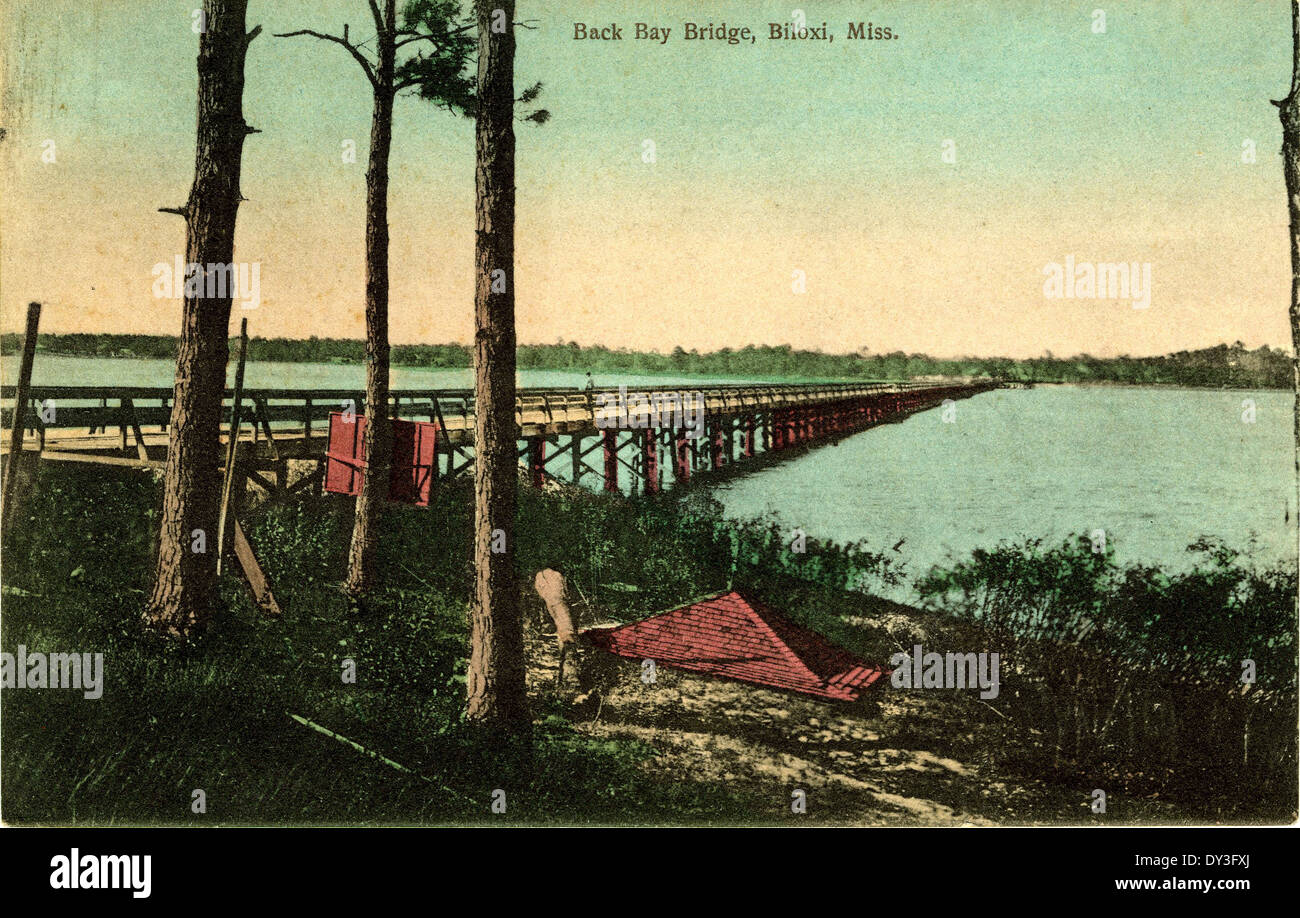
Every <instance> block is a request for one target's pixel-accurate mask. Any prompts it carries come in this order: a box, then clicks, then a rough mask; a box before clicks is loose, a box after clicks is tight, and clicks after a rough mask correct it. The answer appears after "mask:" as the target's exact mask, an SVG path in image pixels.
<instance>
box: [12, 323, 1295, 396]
mask: <svg viewBox="0 0 1300 918" xmlns="http://www.w3.org/2000/svg"><path fill="white" fill-rule="evenodd" d="M236 345H237V341H233V340H232V342H231V352H232V353H234V352H235V347H236ZM21 347H22V341H21V336H19V335H16V334H6V335H0V353H4V354H14V353H17V352H18V351H19V350H20V349H21ZM37 350H38V351H39V352H40V353H42V354H50V355H55V356H68V357H97V358H105V357H122V358H149V359H155V360H168V361H174V360H175V359H176V339H175V338H173V337H169V336H166V335H111V334H93V335H91V334H42V335H41V336H40V338H39V340H38V344H37ZM248 353H249V359H250V360H253V361H275V362H285V363H340V364H357V365H360V364H362V363H363V362H364V360H365V342H364V341H358V340H355V339H351V338H317V337H311V338H257V337H255V338H252V339H250V341H249V346H248ZM392 363H393V365H394V366H404V367H423V368H427V369H467V368H469V367H470V366H472V365H473V354H472V352H471V350H470V348H469V347H468V346H466V345H463V344H395V345H393V350H392ZM518 365H519V368H520V369H521V370H556V371H564V372H570V373H584V372H592V373H598V374H599V373H604V374H610V373H620V374H638V375H639V374H649V375H678V376H713V377H728V376H730V377H735V378H738V379H743V378H751V379H752V378H764V379H767V378H770V379H787V380H800V379H803V380H830V379H844V380H854V379H894V380H897V379H914V378H917V377H931V376H943V377H953V376H987V377H992V378H996V379H1007V380H1013V381H1020V382H1067V383H1120V384H1129V385H1170V386H1194V387H1210V388H1216V389H1219V388H1227V389H1290V388H1291V386H1292V382H1291V358H1290V356H1289V355H1288V354H1287V352H1286V351H1285V350H1283V349H1281V348H1270V347H1268V346H1267V345H1265V346H1261V347H1258V348H1255V349H1253V350H1251V349H1249V348H1247V347H1246V346H1245V345H1244V344H1242V343H1241V342H1240V341H1235V342H1233V343H1232V344H1231V345H1228V344H1219V345H1216V346H1214V347H1206V348H1200V349H1198V350H1194V351H1179V352H1177V353H1174V354H1164V355H1159V356H1151V357H1129V356H1121V357H1094V356H1092V355H1090V354H1077V355H1075V356H1073V357H1055V356H1053V355H1052V354H1050V353H1048V354H1045V355H1044V356H1042V357H1030V358H1024V359H1012V358H1009V357H959V358H941V357H931V356H929V355H927V354H906V353H904V352H902V351H894V352H891V353H887V354H871V353H867V352H866V351H865V349H864V350H862V351H859V352H858V353H854V354H827V353H824V352H822V351H810V350H801V349H797V348H793V347H790V346H789V345H764V346H754V345H749V346H747V347H743V348H736V349H733V348H723V349H721V350H717V351H710V352H706V353H703V354H701V353H699V352H697V351H695V350H690V351H687V350H683V349H682V348H680V347H678V348H675V349H674V350H673V351H671V352H670V353H667V354H663V353H659V352H655V351H629V350H626V349H615V348H608V347H603V346H601V345H592V346H583V345H579V344H577V343H576V342H573V341H570V342H568V343H567V344H562V343H557V344H522V345H520V346H519V353H518Z"/></svg>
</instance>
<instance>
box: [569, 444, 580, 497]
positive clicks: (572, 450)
mask: <svg viewBox="0 0 1300 918" xmlns="http://www.w3.org/2000/svg"><path fill="white" fill-rule="evenodd" d="M569 459H570V461H571V462H572V469H573V473H572V474H573V483H574V484H575V485H580V484H582V434H574V435H573V436H571V437H569Z"/></svg>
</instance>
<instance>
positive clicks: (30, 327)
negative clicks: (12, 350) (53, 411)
mask: <svg viewBox="0 0 1300 918" xmlns="http://www.w3.org/2000/svg"><path fill="white" fill-rule="evenodd" d="M40 324H41V304H40V303H28V304H27V331H26V334H25V336H24V337H23V357H22V363H21V364H20V365H19V368H18V389H17V391H16V392H15V393H14V427H13V432H12V433H11V434H10V436H9V464H8V466H6V467H5V478H4V491H3V494H0V525H7V524H8V522H9V518H10V516H11V515H12V514H11V509H12V505H13V502H14V486H15V485H16V484H17V483H18V466H19V465H20V464H21V462H22V453H23V433H24V430H23V427H24V425H25V424H26V416H27V400H28V398H29V397H30V395H31V388H32V362H33V361H34V360H35V359H36V330H37V328H38V326H39V325H40Z"/></svg>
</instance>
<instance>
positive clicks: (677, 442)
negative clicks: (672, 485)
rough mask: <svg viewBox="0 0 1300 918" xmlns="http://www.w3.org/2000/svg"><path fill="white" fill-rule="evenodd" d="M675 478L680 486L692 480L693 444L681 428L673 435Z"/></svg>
mask: <svg viewBox="0 0 1300 918" xmlns="http://www.w3.org/2000/svg"><path fill="white" fill-rule="evenodd" d="M673 478H674V479H676V482H677V483H678V484H685V483H686V482H688V481H690V480H691V442H690V440H689V439H687V437H686V431H685V430H684V429H682V428H680V427H679V428H677V430H676V431H674V433H673Z"/></svg>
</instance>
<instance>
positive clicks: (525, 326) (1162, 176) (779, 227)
mask: <svg viewBox="0 0 1300 918" xmlns="http://www.w3.org/2000/svg"><path fill="white" fill-rule="evenodd" d="M2 5H3V9H0V49H2V52H3V55H4V75H5V87H4V97H3V104H4V126H5V128H6V129H7V131H8V133H7V136H6V138H5V140H4V141H3V142H2V143H0V146H2V147H3V149H4V153H5V160H4V161H5V166H6V176H5V181H4V184H3V200H2V201H0V234H2V235H0V308H2V309H3V312H4V316H3V326H4V328H5V329H12V328H15V327H17V326H18V325H19V324H20V323H21V314H22V307H23V305H24V304H25V303H26V302H27V301H28V300H32V299H38V300H41V301H42V302H44V303H45V312H44V317H43V328H44V329H46V330H49V331H122V332H126V331H130V332H150V333H175V332H176V331H177V329H178V327H179V306H178V304H177V302H175V301H170V300H159V299H156V298H154V297H153V296H152V293H151V286H152V282H153V277H152V274H151V268H152V266H153V265H154V264H155V263H157V262H160V261H163V262H168V263H170V262H171V261H172V259H173V258H174V256H175V254H176V253H178V252H181V251H183V248H184V234H183V226H182V224H181V221H180V220H179V219H178V218H176V217H174V216H169V215H165V214H158V213H156V208H157V207H159V206H165V205H167V206H172V205H177V204H180V203H181V202H183V200H184V199H185V196H186V194H187V192H188V188H189V184H190V181H191V178H192V171H193V134H194V87H195V83H196V77H195V73H194V56H195V53H196V49H197V35H195V34H194V33H193V32H192V30H191V11H192V9H193V8H194V7H195V6H196V5H198V4H197V0H101V2H94V0H3V3H2ZM249 6H250V9H249V25H250V27H251V26H252V25H254V24H257V23H261V24H262V26H263V33H264V34H263V35H262V37H260V38H258V39H257V40H256V41H255V42H254V43H253V45H252V46H251V49H250V52H249V58H248V79H247V86H246V93H245V111H246V113H247V117H248V120H249V121H250V123H252V124H253V125H255V126H256V127H258V128H260V129H261V130H262V133H261V134H257V135H254V136H252V137H251V138H250V139H249V140H248V142H247V144H246V145H245V159H244V194H245V196H246V197H247V198H248V201H247V202H246V203H245V204H244V205H243V206H242V207H241V210H240V216H239V229H238V234H237V251H236V257H237V258H238V259H240V260H241V261H256V262H260V263H261V266H262V267H261V304H260V306H259V307H258V308H257V309H256V310H248V311H241V310H240V309H238V308H236V309H235V310H234V315H233V318H232V321H233V322H237V321H238V319H239V318H241V316H244V315H246V316H247V317H248V318H249V323H250V327H251V329H252V331H253V333H254V334H259V335H267V336H271V335H287V336H295V337H299V336H306V335H309V334H318V335H322V336H325V335H333V336H344V337H361V336H362V334H363V322H362V312H361V307H362V292H363V286H362V240H363V215H362V205H363V201H364V184H363V174H364V169H365V165H364V164H365V147H366V138H367V136H368V124H369V104H370V103H369V98H368V90H367V86H366V84H365V82H364V78H363V77H362V75H361V73H360V70H359V68H357V66H356V64H355V63H354V62H353V61H352V60H351V59H350V58H349V57H348V56H347V54H346V53H345V52H344V51H343V50H342V49H341V48H338V47H337V46H333V45H325V44H322V43H319V42H313V41H311V40H309V39H293V40H283V39H276V38H273V37H271V36H270V33H272V32H278V31H289V30H291V29H294V28H303V27H309V28H316V29H321V30H329V31H335V32H337V31H339V30H340V29H341V27H342V23H343V22H349V23H350V24H351V26H352V34H353V36H354V37H357V36H364V35H368V34H370V30H369V29H368V28H367V25H368V23H369V14H368V10H367V7H366V4H365V2H364V0H318V2H291V0H282V2H275V3H270V2H259V0H252V2H251V3H250V5H249ZM794 6H795V4H794V3H792V2H789V0H787V2H782V3H768V2H753V0H750V2H745V3H724V2H718V3H691V4H687V3H651V2H648V0H646V2H622V0H620V2H600V3H598V2H576V0H570V2H562V3H541V2H528V0H521V2H520V4H519V7H520V10H519V15H520V16H521V18H528V19H535V20H537V26H538V27H537V29H536V30H535V31H521V32H520V35H519V44H520V54H519V61H518V67H517V85H519V86H521V87H522V86H523V85H525V84H526V83H529V82H532V81H534V80H541V81H543V82H544V83H545V86H546V88H545V92H544V95H543V102H544V104H545V105H546V107H547V108H549V109H550V110H551V112H552V114H553V119H552V121H551V122H550V123H548V124H547V125H545V126H543V127H534V126H532V125H520V127H519V130H518V132H517V133H518V138H519V174H518V186H519V224H518V257H519V263H518V268H517V287H516V289H517V294H518V322H519V335H520V340H522V341H529V342H538V341H540V342H546V341H554V340H556V339H557V338H562V339H565V340H568V339H575V340H577V341H579V342H582V343H595V342H599V343H603V344H607V345H611V346H628V347H633V348H657V349H663V350H667V349H671V348H672V347H674V346H676V345H681V346H684V347H687V348H691V347H696V348H699V349H701V350H704V349H712V348H716V347H722V346H732V347H740V346H743V345H745V344H749V343H772V344H776V343H790V344H793V345H795V346H799V347H819V348H822V349H825V350H832V351H845V350H851V349H855V348H858V347H867V348H870V349H871V350H872V351H890V350H895V349H903V350H907V351H927V352H930V353H934V354H940V355H951V354H960V353H980V354H993V353H1000V354H1010V355H1014V356H1022V355H1030V354H1038V353H1041V352H1042V351H1043V350H1045V349H1050V350H1051V351H1053V352H1054V353H1058V354H1061V353H1074V352H1078V351H1089V352H1092V353H1096V354H1114V353H1119V352H1131V353H1154V352H1164V351H1169V350H1177V349H1181V348H1186V347H1197V346H1204V345H1209V344H1214V343H1218V342H1220V341H1229V342H1230V341H1233V340H1235V339H1241V340H1243V341H1245V342H1246V343H1247V344H1249V345H1252V346H1254V345H1258V344H1262V343H1269V344H1273V345H1283V344H1285V343H1286V342H1287V341H1288V339H1289V335H1288V331H1287V324H1286V306H1287V301H1288V298H1289V294H1290V270H1289V260H1288V249H1287V233H1286V207H1285V197H1284V194H1283V188H1282V175H1281V167H1280V159H1279V157H1278V149H1279V146H1280V143H1281V138H1280V130H1279V126H1278V120H1277V114H1276V109H1275V108H1274V107H1273V106H1272V105H1270V104H1268V100H1269V99H1270V98H1280V97H1281V96H1282V95H1283V94H1284V93H1285V91H1286V87H1287V84H1288V81H1289V66H1290V48H1289V42H1290V19H1289V16H1290V13H1289V7H1288V5H1287V2H1286V0H1271V2H1263V0H1258V2H1256V0H1240V2H1205V0H1201V2H1195V3H1192V2H1186V3H1184V2H1172V0H1169V2H1159V3H1144V2H1123V3H1119V2H1116V3H1106V2H1105V0H1090V2H1088V3H1071V2H1064V0H1061V2H1031V0H1004V2H996V3H982V2H975V0H970V2H963V3H940V2H919V0H914V2H907V3H880V4H872V5H871V7H870V10H869V12H868V11H864V5H863V4H860V3H856V2H855V3H816V4H814V3H801V4H800V6H801V8H802V9H803V10H804V11H805V13H806V15H807V18H808V20H809V22H810V24H813V25H820V23H821V22H823V21H826V22H827V23H828V24H829V27H830V31H831V33H833V34H834V36H835V38H834V41H833V42H830V43H823V42H769V41H768V40H767V39H766V34H767V23H768V22H784V21H788V20H789V19H790V18H791V10H792V9H793V8H794ZM1098 7H1100V8H1103V9H1105V10H1106V31H1105V33H1104V34H1095V33H1094V32H1093V30H1092V23H1093V10H1094V9H1096V8H1098ZM701 10H705V11H704V12H701ZM859 18H862V19H870V20H871V21H873V22H875V23H876V24H877V25H884V26H889V27H890V28H891V29H893V30H894V31H895V32H896V33H898V34H899V35H900V36H901V37H900V38H899V39H897V40H895V41H889V42H875V41H873V42H851V41H848V40H847V38H848V36H847V23H848V22H849V21H857V20H858V19H859ZM688 20H689V21H694V22H697V23H701V24H704V23H708V22H714V23H721V22H723V21H725V22H726V23H727V24H728V25H733V26H749V27H750V28H751V29H753V30H754V31H755V32H757V33H759V38H758V40H757V42H756V43H755V44H753V45H738V46H728V45H726V44H717V43H703V42H685V41H682V40H681V39H682V31H683V22H684V21H688ZM575 21H579V22H589V23H593V24H597V25H603V24H608V23H611V22H617V23H619V24H620V25H621V26H622V28H623V32H624V40H623V41H621V42H578V41H574V40H573V23H574V22H575ZM637 21H643V22H647V23H650V24H656V25H662V26H667V27H669V28H671V29H672V30H673V32H672V35H671V36H670V39H669V41H668V43H667V44H665V45H658V44H652V43H650V42H637V41H634V40H632V34H633V24H634V23H635V22H637ZM349 139H350V140H354V141H356V144H357V148H358V149H357V162H356V163H355V164H346V163H344V162H342V157H341V148H342V143H343V141H345V140H349ZM647 139H649V140H653V141H654V143H655V145H656V161H655V162H654V163H653V164H648V163H645V162H643V161H642V157H641V153H642V149H643V146H642V145H643V141H645V140H647ZM949 139H951V140H953V141H954V143H955V145H956V162H955V163H945V162H944V161H943V159H942V157H941V153H942V145H943V142H944V141H945V140H949ZM47 140H53V141H54V147H55V150H56V157H57V161H56V162H55V163H52V164H51V163H44V162H42V158H41V156H42V151H43V143H44V142H45V141H47ZM1245 140H1251V141H1253V142H1254V144H1255V145H1256V148H1257V161H1256V162H1255V163H1254V164H1247V163H1243V162H1242V144H1243V141H1245ZM391 200H392V206H391V222H392V232H393V253H392V255H393V258H392V275H393V300H392V337H393V340H394V341H395V342H410V341H451V340H458V341H468V340H469V338H470V334H471V327H472V298H473V283H472V269H473V233H472V228H473V206H474V200H473V130H472V124H471V123H470V122H467V121H465V120H463V119H456V118H453V117H451V116H449V115H447V114H446V113H443V112H440V111H437V110H435V109H432V108H430V107H428V106H426V105H423V104H421V103H419V102H417V101H403V102H400V103H399V105H398V110H397V123H396V127H395V140H394V156H393V182H392V199H391ZM1067 255H1074V256H1075V257H1076V258H1077V259H1078V260H1080V261H1085V260H1086V261H1095V262H1119V261H1125V262H1149V263H1151V266H1152V267H1151V273H1152V288H1153V289H1152V297H1151V306H1150V307H1149V308H1147V309H1143V310H1136V309H1133V308H1132V307H1131V305H1130V304H1129V303H1127V302H1124V301H1116V300H1048V299H1046V298H1045V297H1044V295H1043V279H1044V277H1043V273H1042V269H1043V266H1044V265H1045V264H1046V263H1048V262H1051V261H1057V262H1061V261H1064V259H1065V257H1066V256H1067ZM796 270H800V271H804V272H806V275H807V291H806V292H805V293H802V294H796V293H794V292H793V291H792V289H791V279H792V275H793V272H794V271H796Z"/></svg>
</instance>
